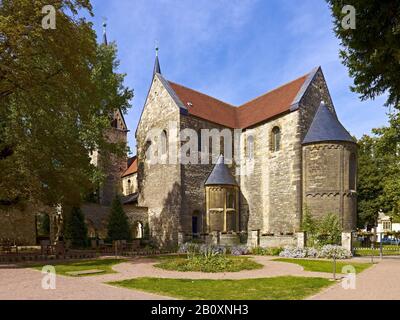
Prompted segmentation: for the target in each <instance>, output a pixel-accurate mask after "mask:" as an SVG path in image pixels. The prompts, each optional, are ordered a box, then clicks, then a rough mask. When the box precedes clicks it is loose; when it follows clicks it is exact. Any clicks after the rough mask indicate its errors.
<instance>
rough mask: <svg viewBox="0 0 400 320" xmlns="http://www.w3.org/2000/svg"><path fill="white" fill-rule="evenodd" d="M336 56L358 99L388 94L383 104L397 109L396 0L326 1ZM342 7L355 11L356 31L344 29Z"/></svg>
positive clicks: (399, 11) (399, 15)
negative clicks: (337, 45)
mask: <svg viewBox="0 0 400 320" xmlns="http://www.w3.org/2000/svg"><path fill="white" fill-rule="evenodd" d="M327 2H328V4H329V5H330V8H331V11H332V16H333V22H334V32H335V34H336V36H337V37H338V38H339V39H340V41H341V44H342V49H341V50H340V57H341V58H342V61H343V64H344V65H345V66H347V67H348V69H349V73H350V76H351V77H352V78H354V86H353V87H352V90H353V91H354V92H357V93H359V94H360V95H361V99H362V100H364V99H369V98H372V99H373V98H375V97H377V96H379V95H381V94H383V93H385V92H387V93H388V99H387V102H386V104H387V105H393V106H395V107H396V108H400V105H399V103H400V2H399V1H397V0H386V1H365V0H327ZM345 5H352V6H353V7H354V8H355V10H356V28H355V29H345V28H343V27H342V19H343V18H344V17H345V15H346V13H342V8H343V7H344V6H345Z"/></svg>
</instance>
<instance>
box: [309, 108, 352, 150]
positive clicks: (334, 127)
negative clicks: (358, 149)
mask: <svg viewBox="0 0 400 320" xmlns="http://www.w3.org/2000/svg"><path fill="white" fill-rule="evenodd" d="M323 141H347V142H354V143H355V141H354V139H353V138H352V136H351V135H350V134H349V133H348V132H347V130H346V129H345V128H344V127H343V125H342V124H341V123H340V122H339V120H338V118H337V117H336V116H335V115H334V114H333V113H332V112H331V111H330V110H329V109H328V107H327V106H326V105H325V103H324V102H321V104H320V106H319V107H318V110H317V112H316V113H315V116H314V119H313V121H312V123H311V126H310V128H309V129H308V132H307V134H306V136H305V138H304V140H303V144H307V143H315V142H323Z"/></svg>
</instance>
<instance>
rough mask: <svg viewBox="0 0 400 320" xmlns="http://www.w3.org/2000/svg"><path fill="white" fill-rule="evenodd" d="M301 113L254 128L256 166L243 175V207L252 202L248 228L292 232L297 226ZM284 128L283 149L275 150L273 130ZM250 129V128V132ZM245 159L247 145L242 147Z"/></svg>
mask: <svg viewBox="0 0 400 320" xmlns="http://www.w3.org/2000/svg"><path fill="white" fill-rule="evenodd" d="M298 117H299V112H297V111H294V112H291V113H288V114H285V115H282V116H280V117H279V118H275V119H273V120H271V121H269V122H266V123H264V124H261V125H258V126H257V127H255V128H252V129H251V132H252V135H253V136H254V168H253V170H250V171H249V172H247V174H246V175H242V176H241V184H240V187H241V192H242V194H243V197H244V199H245V201H242V205H241V210H242V211H243V210H246V206H247V205H248V208H249V209H248V211H249V214H248V231H251V230H256V229H260V230H261V232H262V233H274V234H281V233H284V234H286V233H289V232H294V231H295V230H296V229H297V227H298V226H297V223H296V221H297V220H298V215H299V212H300V208H299V203H298V193H299V192H300V190H299V185H300V181H301V180H300V179H301V168H300V167H299V162H300V158H301V145H300V140H299V119H298ZM275 126H278V127H279V128H280V130H281V148H280V150H279V151H275V152H273V151H272V150H271V134H272V129H273V128H274V127H275ZM249 131H250V130H247V132H248V134H250V133H249ZM241 151H242V158H243V157H244V146H242V150H241ZM242 200H243V199H242Z"/></svg>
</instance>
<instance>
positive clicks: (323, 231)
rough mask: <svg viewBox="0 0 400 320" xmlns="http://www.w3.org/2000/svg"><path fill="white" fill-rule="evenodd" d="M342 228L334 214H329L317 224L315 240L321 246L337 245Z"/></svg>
mask: <svg viewBox="0 0 400 320" xmlns="http://www.w3.org/2000/svg"><path fill="white" fill-rule="evenodd" d="M341 233H342V228H341V226H340V221H339V218H338V216H337V215H336V214H333V213H329V214H327V215H326V216H325V217H323V218H322V220H321V221H320V222H319V223H318V232H317V240H318V243H319V244H321V245H326V244H332V245H333V244H339V243H340V239H341Z"/></svg>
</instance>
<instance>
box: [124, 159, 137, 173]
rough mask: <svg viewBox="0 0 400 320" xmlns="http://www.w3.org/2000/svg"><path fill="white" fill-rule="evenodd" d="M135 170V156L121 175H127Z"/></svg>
mask: <svg viewBox="0 0 400 320" xmlns="http://www.w3.org/2000/svg"><path fill="white" fill-rule="evenodd" d="M136 172H137V158H136V157H135V160H133V162H132V163H131V165H130V166H129V167H128V169H126V170H125V172H124V173H123V174H122V177H126V176H129V175H131V174H134V173H136Z"/></svg>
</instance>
